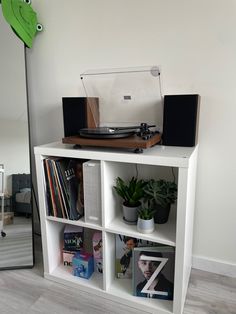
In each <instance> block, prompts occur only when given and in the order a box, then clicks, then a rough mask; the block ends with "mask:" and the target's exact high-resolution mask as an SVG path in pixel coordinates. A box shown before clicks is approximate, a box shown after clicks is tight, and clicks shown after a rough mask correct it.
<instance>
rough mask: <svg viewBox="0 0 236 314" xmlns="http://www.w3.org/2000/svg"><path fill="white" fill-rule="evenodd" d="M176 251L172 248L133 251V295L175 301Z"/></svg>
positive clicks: (143, 248)
mask: <svg viewBox="0 0 236 314" xmlns="http://www.w3.org/2000/svg"><path fill="white" fill-rule="evenodd" d="M174 261H175V250H174V248H173V247H170V246H156V247H136V248H134V249H133V278H132V285H133V295H135V296H138V297H144V298H154V299H165V300H173V294H174Z"/></svg>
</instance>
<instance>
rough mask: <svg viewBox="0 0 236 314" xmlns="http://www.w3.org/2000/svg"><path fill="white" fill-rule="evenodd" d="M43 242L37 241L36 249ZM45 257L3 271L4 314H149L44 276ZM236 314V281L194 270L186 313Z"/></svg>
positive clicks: (0, 296) (1, 302) (0, 286)
mask: <svg viewBox="0 0 236 314" xmlns="http://www.w3.org/2000/svg"><path fill="white" fill-rule="evenodd" d="M39 243H40V241H39V238H38V237H37V239H36V247H37V248H38V246H39V245H38V244H39ZM42 274H43V270H42V256H41V251H40V249H37V251H36V265H35V267H34V268H33V269H25V270H14V271H2V272H0V313H1V314H16V313H17V314H18V313H22V314H23V313H24V314H26V313H29V314H37V313H45V314H47V313H48V314H49V313H50V314H51V313H52V314H62V313H63V314H75V313H77V314H123V313H124V314H134V313H135V314H141V313H142V314H146V313H144V312H143V311H138V310H135V309H133V308H127V306H123V305H120V304H118V303H115V302H111V301H108V300H105V299H102V298H98V297H94V296H91V295H88V294H87V293H84V292H81V291H72V290H71V289H69V288H68V287H66V286H63V285H59V284H55V283H52V282H50V281H48V280H46V279H44V278H43V277H42ZM233 313H234V314H236V279H232V278H228V277H225V276H219V275H215V274H211V273H208V272H203V271H198V270H193V271H192V273H191V279H190V284H189V289H188V295H187V300H186V304H185V308H184V314H233ZM157 314H158V313H157Z"/></svg>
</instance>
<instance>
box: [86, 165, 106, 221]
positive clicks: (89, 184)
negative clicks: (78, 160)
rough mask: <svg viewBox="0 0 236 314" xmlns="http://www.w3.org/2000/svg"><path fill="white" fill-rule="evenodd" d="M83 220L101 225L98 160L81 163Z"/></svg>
mask: <svg viewBox="0 0 236 314" xmlns="http://www.w3.org/2000/svg"><path fill="white" fill-rule="evenodd" d="M83 183H84V213H85V222H86V223H92V224H96V225H101V223H102V219H101V174H100V162H99V161H97V160H89V161H87V162H84V163H83Z"/></svg>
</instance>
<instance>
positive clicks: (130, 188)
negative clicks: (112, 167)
mask: <svg viewBox="0 0 236 314" xmlns="http://www.w3.org/2000/svg"><path fill="white" fill-rule="evenodd" d="M145 185H146V182H145V181H144V180H142V179H141V180H138V179H137V178H134V177H132V179H131V180H129V181H127V182H126V181H124V180H123V179H121V178H120V177H117V178H116V186H114V189H115V191H116V192H117V194H118V195H119V196H120V197H122V198H123V219H124V221H125V222H126V223H132V224H135V223H136V222H137V219H138V212H137V210H138V208H140V206H141V202H140V200H141V199H142V198H143V196H144V187H145Z"/></svg>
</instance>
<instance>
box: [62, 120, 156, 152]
mask: <svg viewBox="0 0 236 314" xmlns="http://www.w3.org/2000/svg"><path fill="white" fill-rule="evenodd" d="M154 127H155V125H148V124H147V123H141V124H140V126H130V127H98V128H84V129H81V130H80V132H79V135H75V136H69V137H65V138H63V139H62V142H63V143H65V144H74V145H75V146H74V147H75V148H82V147H83V146H102V147H113V148H130V149H134V152H135V153H142V152H143V149H146V148H149V147H151V146H153V145H155V144H157V143H159V142H160V140H161V134H160V132H158V131H151V130H150V128H154Z"/></svg>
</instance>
